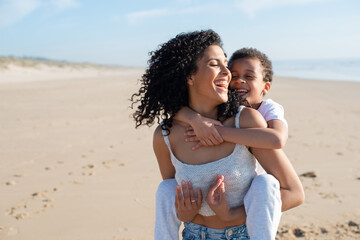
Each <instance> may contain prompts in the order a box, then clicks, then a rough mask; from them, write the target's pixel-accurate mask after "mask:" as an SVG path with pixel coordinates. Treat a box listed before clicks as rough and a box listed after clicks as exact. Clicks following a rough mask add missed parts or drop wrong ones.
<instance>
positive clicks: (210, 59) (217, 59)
mask: <svg viewBox="0 0 360 240" xmlns="http://www.w3.org/2000/svg"><path fill="white" fill-rule="evenodd" d="M212 60H216V61H218V62H221V61H222V60H221V59H220V58H216V57H212V58H209V59H208V60H207V61H208V62H210V61H212ZM224 63H226V64H228V61H227V60H225V62H224Z"/></svg>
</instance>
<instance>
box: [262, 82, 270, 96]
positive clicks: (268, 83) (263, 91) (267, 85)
mask: <svg viewBox="0 0 360 240" xmlns="http://www.w3.org/2000/svg"><path fill="white" fill-rule="evenodd" d="M270 88H271V83H270V82H265V86H264V89H263V90H262V94H263V95H265V94H267V93H268V92H269V91H270Z"/></svg>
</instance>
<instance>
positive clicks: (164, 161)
mask: <svg viewBox="0 0 360 240" xmlns="http://www.w3.org/2000/svg"><path fill="white" fill-rule="evenodd" d="M153 149H154V153H155V155H156V159H157V161H158V164H159V169H160V173H161V176H162V178H163V180H165V179H169V178H174V177H175V168H174V165H172V163H171V158H170V152H169V149H168V147H167V145H166V143H165V141H164V137H163V135H162V132H161V127H160V126H158V127H157V128H156V129H155V132H154V135H153Z"/></svg>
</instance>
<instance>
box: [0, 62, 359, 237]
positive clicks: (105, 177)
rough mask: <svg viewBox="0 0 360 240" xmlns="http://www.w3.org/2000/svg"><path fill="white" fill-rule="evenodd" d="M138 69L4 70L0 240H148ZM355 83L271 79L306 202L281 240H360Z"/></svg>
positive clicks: (287, 222)
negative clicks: (133, 105) (136, 104)
mask: <svg viewBox="0 0 360 240" xmlns="http://www.w3.org/2000/svg"><path fill="white" fill-rule="evenodd" d="M142 73H143V69H136V68H133V69H125V68H123V69H117V70H114V69H111V70H109V69H107V70H106V69H105V70H104V69H102V70H101V71H100V70H99V69H97V68H95V67H92V68H87V69H80V70H79V69H74V68H71V67H67V68H66V69H64V68H62V69H60V68H57V67H54V66H46V65H44V66H42V67H40V68H39V67H36V68H34V67H28V66H19V65H16V64H14V65H13V66H11V67H8V68H6V69H4V68H3V69H0V97H1V101H0V199H1V200H0V239H2V240H18V239H19V240H20V239H21V240H32V239H34V240H38V239H47V240H53V239H61V240H64V239H66V240H67V239H69V240H70V239H71V240H72V239H79V240H82V239H84V240H85V239H86V240H110V239H116V240H120V239H121V240H125V239H134V240H140V239H145V240H146V239H153V225H154V206H155V191H156V188H157V185H158V184H159V182H160V181H161V177H160V174H159V171H158V167H157V162H156V160H155V156H154V154H153V152H152V132H153V130H154V127H152V128H148V127H141V128H139V129H137V130H135V129H134V122H133V120H132V119H131V117H130V114H131V109H129V105H130V101H129V98H130V95H131V94H132V93H133V92H135V91H136V90H137V89H138V87H139V85H137V79H139V77H140V76H141V74H142ZM359 89H360V83H351V82H327V81H313V80H300V79H291V78H275V80H274V84H273V88H272V89H271V91H270V94H269V95H268V97H271V98H272V99H274V100H275V101H278V102H280V103H281V104H283V106H284V107H285V113H286V118H287V120H288V122H289V125H290V129H289V135H290V136H289V140H288V143H287V145H286V147H285V151H286V153H287V154H288V156H289V158H290V159H291V161H292V163H293V165H294V166H295V168H296V170H297V172H298V174H299V175H303V174H305V173H308V174H305V176H301V177H300V178H301V181H302V183H303V185H304V188H305V192H306V201H305V203H304V204H303V205H301V206H300V207H297V208H295V209H292V210H289V211H287V212H285V213H284V214H283V217H282V221H281V227H280V228H279V232H278V239H359V238H360V229H359V224H360V208H359V200H358V199H359V198H360V190H359V189H360V188H359V186H360V148H359V146H360V140H359V138H360V136H359V133H360V131H359V130H360V129H359V119H360V106H359V100H360V97H359V95H358V90H359Z"/></svg>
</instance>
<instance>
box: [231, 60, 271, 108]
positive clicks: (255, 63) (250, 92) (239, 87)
mask: <svg viewBox="0 0 360 240" xmlns="http://www.w3.org/2000/svg"><path fill="white" fill-rule="evenodd" d="M230 71H231V74H232V78H231V82H230V88H231V89H235V90H236V92H237V94H239V96H240V97H241V98H246V100H247V101H248V102H249V103H250V104H251V106H252V107H254V108H256V109H257V108H258V107H259V106H260V104H261V102H262V98H263V95H264V94H265V93H267V92H268V91H269V89H270V86H271V85H270V83H269V82H264V73H263V72H264V69H263V66H262V65H261V62H260V61H259V59H257V58H241V59H237V60H235V61H234V62H233V64H232V65H231V68H230Z"/></svg>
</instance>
